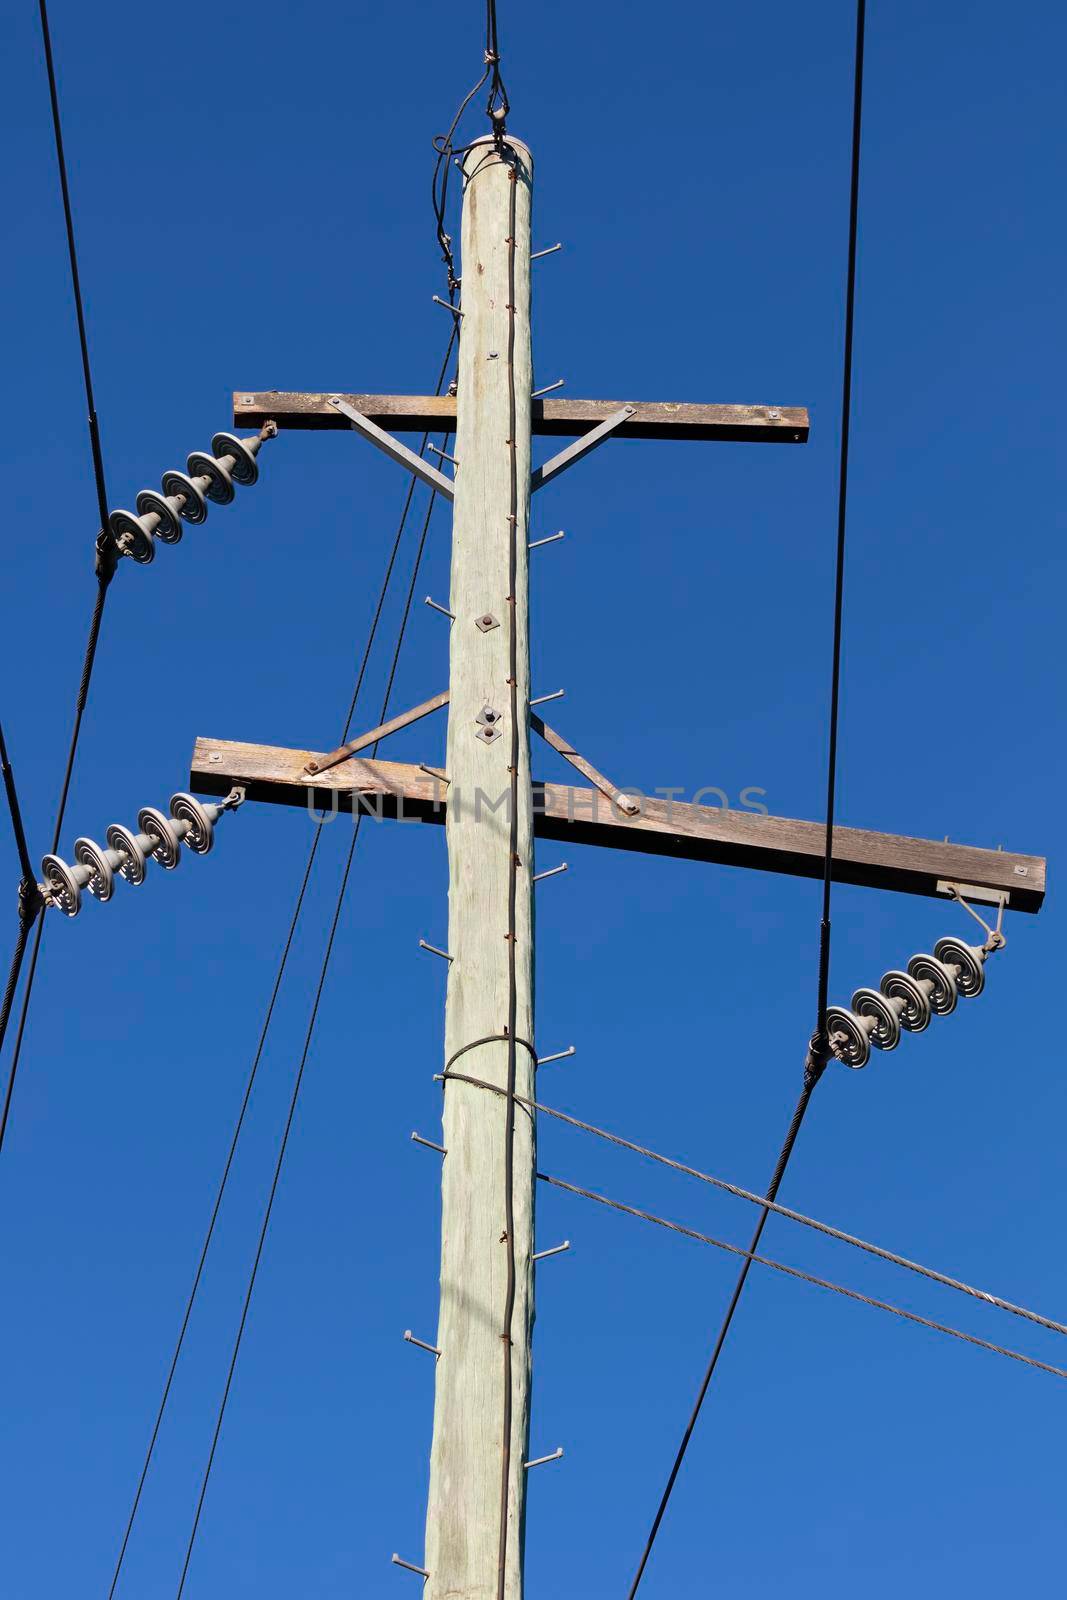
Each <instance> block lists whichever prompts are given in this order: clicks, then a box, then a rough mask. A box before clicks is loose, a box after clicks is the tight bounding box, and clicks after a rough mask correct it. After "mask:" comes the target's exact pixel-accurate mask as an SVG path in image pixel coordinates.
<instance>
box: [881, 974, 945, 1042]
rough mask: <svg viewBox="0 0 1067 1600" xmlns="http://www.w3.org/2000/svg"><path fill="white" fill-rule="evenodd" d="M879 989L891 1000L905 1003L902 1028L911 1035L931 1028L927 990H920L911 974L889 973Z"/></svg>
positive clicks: (901, 1018)
mask: <svg viewBox="0 0 1067 1600" xmlns="http://www.w3.org/2000/svg"><path fill="white" fill-rule="evenodd" d="M878 987H879V988H880V989H881V991H882V993H883V994H884V995H888V997H889V999H890V1000H902V1001H903V1002H904V1010H903V1011H902V1012H901V1013H900V1026H901V1027H902V1028H907V1030H908V1032H909V1033H922V1031H923V1029H924V1028H928V1027H929V1026H930V1017H931V1016H932V1012H931V1010H930V1002H929V1000H928V999H927V997H926V990H925V989H920V988H919V985H918V984H917V983H916V981H915V979H914V978H913V977H912V976H911V974H910V972H887V973H886V974H885V976H884V977H883V979H882V981H881V983H880V984H879V985H878Z"/></svg>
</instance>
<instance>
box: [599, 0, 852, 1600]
mask: <svg viewBox="0 0 1067 1600" xmlns="http://www.w3.org/2000/svg"><path fill="white" fill-rule="evenodd" d="M865 23H866V0H857V4H856V43H855V55H854V66H853V91H852V152H851V164H850V177H849V215H848V266H847V270H846V283H845V338H844V361H843V368H842V380H841V444H840V452H839V457H838V491H837V545H836V556H835V570H834V613H833V616H834V620H833V645H832V662H831V671H830V719H829V720H830V727H829V738H828V744H827V760H826V769H827V770H826V838H825V846H824V852H823V882H822V916H821V919H820V924H819V969H818V985H817V989H818V995H817V1002H816V1022H815V1031H814V1033H813V1034H812V1039H811V1045H810V1047H809V1050H808V1056H807V1060H806V1062H805V1067H804V1083H803V1087H802V1088H801V1091H800V1096H799V1098H798V1100H797V1103H796V1107H795V1109H794V1111H793V1117H792V1120H791V1122H790V1124H789V1130H788V1132H787V1133H786V1137H785V1142H784V1144H783V1145H782V1148H781V1151H780V1152H779V1156H778V1161H777V1163H776V1165H775V1168H774V1173H773V1175H772V1177H771V1181H770V1183H769V1185H768V1187H767V1196H766V1197H767V1199H768V1200H771V1201H773V1200H775V1199H776V1197H777V1195H778V1190H779V1188H780V1187H781V1182H782V1178H783V1177H784V1175H785V1170H786V1167H787V1166H788V1164H789V1159H790V1157H791V1155H792V1153H793V1148H794V1146H795V1144H796V1141H797V1136H798V1134H799V1133H800V1128H801V1124H802V1123H803V1121H804V1116H805V1113H806V1112H807V1109H808V1105H809V1103H810V1100H811V1096H812V1093H813V1091H814V1089H815V1085H816V1084H817V1083H818V1081H819V1079H820V1077H821V1076H822V1073H823V1069H824V1068H825V1066H826V1062H827V1059H828V1040H827V1034H826V1005H827V998H828V993H829V977H830V898H831V886H832V881H833V848H834V811H835V802H836V788H837V739H838V721H839V712H840V701H841V638H842V624H843V618H844V595H845V533H846V523H847V516H846V513H847V505H848V447H849V423H850V419H851V414H852V346H853V330H854V325H855V304H856V242H857V238H858V233H859V181H860V134H861V128H862V111H863V44H864V29H865ZM769 1216H770V1210H769V1209H768V1208H764V1210H763V1211H762V1212H761V1214H760V1218H759V1221H758V1222H757V1224H756V1227H755V1229H754V1231H753V1234H752V1239H751V1242H750V1244H749V1247H748V1250H747V1252H745V1260H744V1261H743V1263H742V1265H741V1270H740V1272H739V1273H738V1275H737V1281H736V1283H735V1284H734V1288H733V1293H732V1294H731V1296H730V1300H729V1304H728V1305H727V1307H726V1313H725V1315H724V1317H723V1320H722V1323H721V1325H720V1328H719V1332H718V1334H717V1336H716V1339H715V1343H714V1345H713V1347H712V1351H711V1355H710V1357H709V1359H708V1364H707V1367H706V1368H705V1371H704V1376H703V1378H702V1380H701V1384H700V1388H699V1390H698V1391H697V1397H696V1401H695V1403H694V1405H693V1409H692V1411H691V1413H690V1416H689V1420H688V1422H687V1423H686V1427H685V1431H684V1433H683V1434H682V1438H681V1442H680V1444H679V1446H678V1449H677V1452H676V1454H675V1458H674V1462H673V1464H672V1466H671V1470H670V1473H669V1475H668V1477H667V1482H666V1485H665V1487H664V1489H663V1492H662V1494H661V1496H660V1499H659V1504H658V1505H657V1507H656V1513H655V1516H654V1517H653V1519H652V1524H651V1527H650V1528H649V1532H648V1536H647V1538H646V1540H645V1545H644V1549H643V1550H642V1552H641V1556H640V1559H639V1561H638V1564H637V1569H636V1571H635V1573H634V1576H633V1579H632V1581H631V1584H630V1588H629V1590H628V1593H627V1600H634V1596H635V1595H636V1594H637V1591H638V1588H639V1587H640V1584H641V1579H642V1577H643V1576H644V1572H645V1568H646V1567H647V1565H648V1560H649V1557H650V1556H651V1554H652V1547H653V1545H654V1544H655V1542H656V1535H657V1534H658V1532H659V1529H660V1525H661V1524H662V1522H663V1517H664V1514H665V1512H666V1510H667V1505H668V1503H669V1501H670V1498H671V1494H672V1492H673V1490H674V1485H675V1483H676V1482H677V1480H678V1474H679V1472H680V1471H681V1467H682V1462H683V1461H684V1459H685V1455H686V1451H687V1450H688V1448H689V1441H690V1439H691V1438H692V1436H693V1432H694V1429H695V1428H696V1425H697V1420H698V1418H699V1416H700V1412H701V1409H702V1407H703V1405H704V1400H705V1397H706V1396H707V1392H708V1389H709V1387H710V1385H711V1380H712V1378H713V1376H714V1374H715V1369H716V1367H717V1366H718V1362H719V1356H720V1354H721V1353H722V1348H723V1346H724V1344H725V1343H726V1337H727V1334H728V1333H729V1331H730V1324H731V1323H732V1322H733V1318H734V1313H735V1311H736V1310H737V1306H738V1303H739V1301H740V1299H741V1295H742V1294H743V1292H744V1288H745V1282H746V1280H747V1278H748V1274H749V1269H750V1268H751V1266H752V1258H753V1256H754V1254H755V1252H756V1250H757V1248H758V1246H759V1242H760V1239H761V1237H762V1235H763V1229H764V1227H765V1226H766V1223H767V1218H768V1217H769Z"/></svg>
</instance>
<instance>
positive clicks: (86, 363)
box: [0, 0, 117, 1150]
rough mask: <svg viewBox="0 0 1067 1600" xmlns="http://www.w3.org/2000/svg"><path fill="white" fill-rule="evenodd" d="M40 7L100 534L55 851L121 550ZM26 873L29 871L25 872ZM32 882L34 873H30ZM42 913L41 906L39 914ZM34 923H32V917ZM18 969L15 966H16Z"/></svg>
mask: <svg viewBox="0 0 1067 1600" xmlns="http://www.w3.org/2000/svg"><path fill="white" fill-rule="evenodd" d="M38 9H39V11H40V17H41V38H42V42H43V44H44V58H45V67H46V70H47V74H48V96H49V100H50V103H51V107H52V131H53V134H54V136H55V145H56V162H57V165H58V168H59V186H60V190H61V193H62V198H63V221H64V225H65V228H66V234H67V254H68V257H69V259H70V279H71V288H72V291H73V295H74V312H75V316H76V319H77V324H78V347H79V350H80V352H81V364H82V380H83V383H84V387H85V404H86V411H87V415H88V425H89V447H90V450H91V453H92V459H93V478H94V481H95V485H96V503H97V511H98V513H99V516H100V532H99V533H98V534H97V536H96V560H95V569H94V570H95V573H96V600H95V602H94V605H93V613H92V617H91V618H90V621H89V637H88V640H87V643H86V646H85V656H84V658H83V662H82V673H81V680H80V682H79V684H78V693H77V698H76V700H75V703H74V726H73V728H72V730H71V736H70V744H69V745H68V748H67V758H66V763H65V766H64V770H63V783H62V787H61V789H60V794H59V804H58V805H57V807H56V817H55V823H54V826H53V830H52V851H53V852H55V851H56V850H57V849H58V848H59V837H60V833H61V832H62V828H63V818H64V816H65V815H66V810H67V798H68V796H69V794H70V783H71V778H72V776H73V774H74V762H75V759H76V757H77V753H78V743H79V740H80V737H81V727H82V717H83V714H84V712H85V705H86V701H87V700H88V697H89V683H90V680H91V678H92V675H93V666H94V664H95V662H96V647H97V644H98V643H99V640H100V626H101V623H102V622H103V618H104V604H105V602H106V599H107V592H108V589H109V587H110V584H111V580H112V578H113V577H114V575H115V568H116V565H117V551H116V548H115V541H114V539H113V538H112V536H111V533H110V530H109V528H108V512H107V486H106V483H105V479H104V457H103V452H102V450H101V447H100V423H99V419H98V417H97V414H96V400H95V396H94V393H93V374H92V364H91V362H90V360H89V339H88V335H87V333H86V328H85V306H84V303H83V301H82V290H81V275H80V273H79V271H78V251H77V247H76V244H75V239H74V216H73V212H72V210H71V204H70V185H69V183H68V181H67V158H66V152H65V150H64V146H63V128H62V124H61V121H60V115H59V91H58V88H57V84H56V69H55V60H54V58H53V55H52V33H51V29H50V27H49V25H48V8H47V5H46V3H45V0H38ZM23 870H24V873H25V869H23ZM30 877H31V879H32V872H31V874H30ZM24 898H25V900H26V902H27V904H28V903H30V902H31V901H32V899H33V897H32V896H31V895H29V893H28V892H25V893H24ZM40 909H41V907H40V903H39V902H38V904H37V910H38V911H39V910H40ZM31 921H32V919H31ZM20 924H21V925H20V928H19V937H18V942H17V944H16V956H17V958H18V965H19V967H21V964H22V956H23V955H24V953H25V948H26V937H27V936H28V931H29V929H28V924H27V922H26V918H25V917H24V916H23V917H21V918H20ZM44 927H45V919H44V917H43V916H40V917H39V918H38V921H37V928H36V931H35V933H34V936H33V949H32V952H31V955H30V966H29V971H28V972H27V974H26V986H25V988H24V990H23V994H22V1007H21V1010H20V1012H19V1022H18V1028H17V1030H16V1034H15V1046H14V1049H13V1051H12V1053H11V1066H10V1068H9V1069H8V1077H7V1085H6V1087H5V1090H4V1104H3V1111H2V1112H0V1150H2V1149H3V1146H4V1139H5V1137H6V1135H7V1125H8V1120H9V1117H10V1114H11V1101H12V1096H13V1095H14V1092H15V1077H16V1074H17V1072H18V1068H19V1060H20V1058H21V1055H22V1041H23V1038H24V1037H25V1033H26V1019H27V1016H28V1014H29V1009H30V998H31V996H32V994H33V984H34V979H35V978H36V976H37V962H38V958H39V956H40V953H41V939H42V937H43V936H44ZM13 965H14V964H13ZM17 980H18V973H17V972H15V983H12V982H11V980H10V978H9V980H8V985H7V988H6V989H5V993H4V1002H3V1010H2V1012H0V1017H2V1023H3V1026H2V1028H0V1044H2V1043H3V1036H4V1034H6V1031H7V1024H8V1019H9V1016H10V1013H11V1007H12V1004H13V1002H14V996H15V988H16V986H17Z"/></svg>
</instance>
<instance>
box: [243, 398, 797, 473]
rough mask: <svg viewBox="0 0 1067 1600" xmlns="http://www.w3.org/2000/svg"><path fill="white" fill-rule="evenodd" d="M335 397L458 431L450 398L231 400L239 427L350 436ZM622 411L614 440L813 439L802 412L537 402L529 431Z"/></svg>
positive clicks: (381, 420) (562, 427)
mask: <svg viewBox="0 0 1067 1600" xmlns="http://www.w3.org/2000/svg"><path fill="white" fill-rule="evenodd" d="M331 394H337V395H340V397H341V399H342V400H346V401H347V402H348V404H349V405H350V406H354V407H355V409H356V410H357V411H359V412H362V414H363V415H364V416H365V417H369V419H370V420H371V422H375V423H377V424H378V426H379V427H380V428H387V429H388V430H389V432H390V433H427V432H430V431H432V430H434V429H438V428H447V429H453V430H454V429H455V426H456V401H455V398H454V397H453V396H451V395H417V394H346V393H345V392H344V391H343V390H340V389H323V390H322V391H321V392H315V393H309V394H301V393H298V392H295V391H293V390H289V389H285V390H281V389H264V390H253V389H238V390H236V391H235V393H234V397H233V420H234V426H235V427H239V428H240V427H244V428H260V427H262V425H263V423H264V422H266V421H268V419H269V420H273V421H274V422H276V423H277V424H278V426H279V428H305V429H310V428H334V429H337V428H350V427H351V424H350V423H349V422H348V421H346V419H345V418H344V416H342V414H341V413H340V412H339V411H337V409H336V408H335V407H334V406H331V405H330V404H329V400H328V397H329V395H331ZM625 405H632V406H633V408H634V414H633V416H632V417H631V418H630V420H629V421H628V422H624V423H623V424H622V425H621V426H620V427H619V428H618V430H617V432H616V433H615V434H614V435H613V437H614V438H618V439H721V440H733V441H735V442H738V443H744V442H746V441H749V442H753V443H756V444H806V443H807V438H808V427H809V423H808V413H807V409H806V408H805V407H804V406H769V405H752V406H741V405H701V404H695V403H690V402H687V401H673V400H626V399H623V400H551V399H544V400H533V401H531V402H530V418H531V428H532V431H533V433H535V434H540V435H546V436H548V437H550V438H561V439H563V438H573V437H575V436H576V435H578V434H580V433H584V432H585V431H586V429H587V428H592V427H595V426H596V424H597V423H598V422H603V421H604V419H605V417H609V416H610V415H611V413H612V412H613V411H618V410H619V408H620V406H625ZM457 455H458V448H457ZM460 459H462V458H460Z"/></svg>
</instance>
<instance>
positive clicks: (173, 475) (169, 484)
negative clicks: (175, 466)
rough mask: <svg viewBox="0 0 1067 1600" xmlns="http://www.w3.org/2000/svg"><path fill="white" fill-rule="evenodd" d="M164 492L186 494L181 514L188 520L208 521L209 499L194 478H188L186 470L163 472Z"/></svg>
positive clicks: (167, 493)
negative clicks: (207, 499)
mask: <svg viewBox="0 0 1067 1600" xmlns="http://www.w3.org/2000/svg"><path fill="white" fill-rule="evenodd" d="M163 493H164V494H166V495H179V494H183V495H184V496H185V504H184V505H183V506H182V509H181V512H180V513H179V515H180V516H181V517H183V518H184V520H185V521H186V522H206V521H207V501H206V500H205V499H204V491H203V489H201V487H200V485H199V484H198V483H194V482H193V480H192V478H187V477H186V476H185V473H184V472H165V473H164V474H163Z"/></svg>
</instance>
